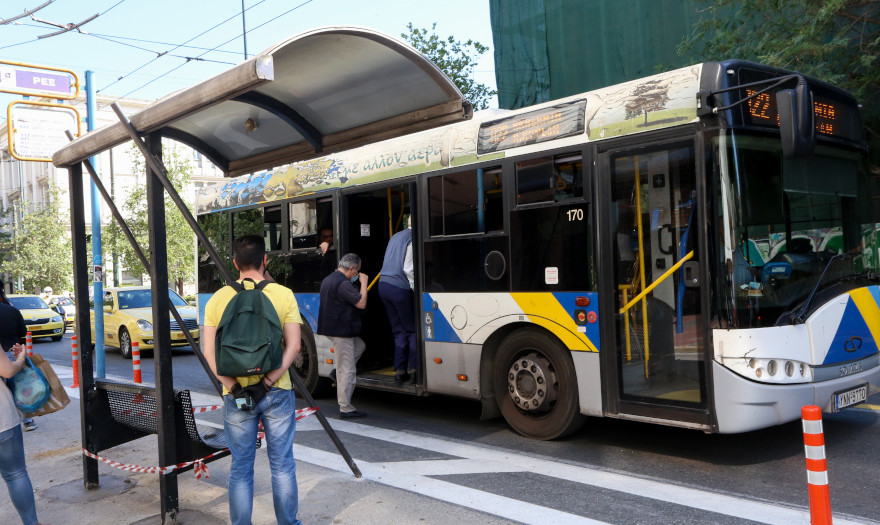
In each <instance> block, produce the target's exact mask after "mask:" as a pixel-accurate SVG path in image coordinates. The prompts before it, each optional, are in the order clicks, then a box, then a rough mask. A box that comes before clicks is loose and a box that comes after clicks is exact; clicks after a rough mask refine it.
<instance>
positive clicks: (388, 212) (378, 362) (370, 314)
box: [341, 182, 422, 392]
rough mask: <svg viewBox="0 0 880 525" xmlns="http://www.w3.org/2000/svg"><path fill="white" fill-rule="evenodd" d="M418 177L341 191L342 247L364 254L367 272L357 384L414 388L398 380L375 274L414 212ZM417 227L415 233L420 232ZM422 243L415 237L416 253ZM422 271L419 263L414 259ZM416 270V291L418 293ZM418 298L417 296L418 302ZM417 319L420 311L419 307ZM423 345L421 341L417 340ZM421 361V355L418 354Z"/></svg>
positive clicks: (389, 328) (402, 388)
mask: <svg viewBox="0 0 880 525" xmlns="http://www.w3.org/2000/svg"><path fill="white" fill-rule="evenodd" d="M415 188H416V186H415V183H408V184H401V183H399V182H398V183H396V184H393V185H388V186H379V187H377V186H372V187H370V189H368V190H361V191H357V192H354V193H346V194H344V195H343V196H342V220H341V222H342V225H343V226H342V231H343V236H344V238H343V240H342V246H343V250H344V252H343V253H348V252H351V253H356V254H357V255H358V256H360V258H361V272H363V273H366V274H367V276H368V277H369V280H370V283H371V286H370V288H369V290H368V292H367V308H366V310H364V311H363V314H362V315H363V324H362V326H363V328H362V332H361V338H362V339H363V340H364V342H365V343H366V345H367V347H366V350H365V351H364V354H363V355H362V356H361V358H360V360H359V361H358V365H357V369H358V383H357V384H358V385H369V386H372V387H375V388H381V389H392V390H395V391H413V392H415V391H416V387H415V386H414V385H408V384H407V385H396V384H395V383H394V366H393V363H394V361H393V360H394V337H393V335H392V333H391V324H390V323H389V321H388V316H387V314H386V313H385V306H384V304H383V303H382V299H380V298H379V287H378V280H377V276H378V275H379V271H380V270H381V269H382V260H383V259H384V256H385V247H386V246H387V245H388V240H389V239H390V238H391V235H393V234H394V233H397V232H399V231H401V230H403V229H405V228H406V227H407V224H409V222H408V221H409V219H410V217H411V216H413V214H414V213H415V207H414V204H413V203H414V198H415V195H416V189H415ZM416 231H417V230H416V229H414V230H413V235H414V236H415V235H416ZM416 246H418V243H417V241H416V239H415V237H414V238H413V249H414V251H413V255H414V257H415V256H416V253H415V252H416V250H415V247H416ZM416 272H418V265H416ZM418 285H419V278H418V273H417V274H416V279H415V286H416V288H417V289H416V290H415V296H416V297H418V296H419V290H418ZM417 305H418V302H417V301H414V308H415V307H417ZM415 315H416V319H418V312H415ZM419 347H420V348H421V345H419ZM419 361H420V362H421V361H422V360H421V359H420V360H419Z"/></svg>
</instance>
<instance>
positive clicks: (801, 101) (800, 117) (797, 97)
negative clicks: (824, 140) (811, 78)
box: [776, 78, 816, 159]
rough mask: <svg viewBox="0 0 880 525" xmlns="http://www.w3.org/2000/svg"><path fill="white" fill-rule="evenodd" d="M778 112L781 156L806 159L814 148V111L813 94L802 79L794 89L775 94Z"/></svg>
mask: <svg viewBox="0 0 880 525" xmlns="http://www.w3.org/2000/svg"><path fill="white" fill-rule="evenodd" d="M776 107H777V109H778V111H779V135H780V139H781V140H782V154H783V156H785V157H786V158H789V159H790V158H797V157H807V156H809V155H810V154H811V153H813V149H814V148H815V147H816V124H815V109H814V108H813V94H812V93H811V92H810V89H809V88H808V87H807V83H806V82H805V81H804V79H803V78H799V79H798V84H797V87H795V88H794V89H783V90H781V91H778V92H777V93H776Z"/></svg>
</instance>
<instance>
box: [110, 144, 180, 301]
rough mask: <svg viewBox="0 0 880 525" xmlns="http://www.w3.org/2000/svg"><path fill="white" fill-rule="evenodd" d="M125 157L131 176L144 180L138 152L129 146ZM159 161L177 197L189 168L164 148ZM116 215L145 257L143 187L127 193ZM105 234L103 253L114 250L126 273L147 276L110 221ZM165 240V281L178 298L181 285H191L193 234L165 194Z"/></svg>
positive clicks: (146, 219)
mask: <svg viewBox="0 0 880 525" xmlns="http://www.w3.org/2000/svg"><path fill="white" fill-rule="evenodd" d="M129 154H130V155H131V157H132V166H133V171H134V173H136V174H139V175H144V176H145V173H146V172H145V169H144V161H143V158H142V157H141V154H140V150H138V149H137V148H136V147H135V146H134V145H132V149H131V151H130V152H129ZM163 160H164V163H165V167H166V168H167V169H168V179H169V180H170V181H171V183H172V184H173V185H174V187H175V188H176V189H177V191H178V193H182V192H183V190H184V189H186V188H187V186H188V185H189V182H190V178H191V176H192V169H193V168H192V164H191V163H190V161H189V159H188V158H186V157H185V156H184V155H182V154H181V153H180V152H179V151H177V150H176V149H175V148H173V147H167V146H165V147H163ZM191 211H192V210H191ZM120 213H121V214H122V216H123V218H125V222H126V224H128V227H129V229H130V230H131V233H132V235H134V237H135V239H136V240H137V242H138V244H139V245H140V247H141V249H142V250H143V251H144V254H145V255H146V256H147V257H149V256H150V239H149V216H148V215H147V187H146V184H140V183H139V184H136V185H135V186H134V187H133V188H132V189H131V191H130V192H129V193H128V196H127V197H126V199H125V202H123V203H122V206H120ZM106 231H107V239H108V241H107V245H108V248H107V250H111V251H112V250H113V249H114V248H115V250H116V252H117V253H118V254H119V256H120V259H121V260H122V261H123V264H124V265H125V266H126V267H127V268H128V272H129V273H133V274H137V273H139V272H140V273H147V270H146V268H144V267H143V265H142V264H141V263H140V260H139V259H138V257H137V255H136V254H135V251H134V248H132V246H131V245H130V244H129V242H128V240H127V239H126V238H125V236H124V235H123V233H122V229H121V228H120V227H119V225H118V224H116V221H113V222H112V223H111V224H110V225H109V226H108V227H107V228H106ZM165 236H166V245H167V251H168V281H169V283H173V284H174V285H175V287H176V288H177V292H178V293H179V294H181V295H183V285H184V284H187V283H192V282H193V278H194V277H195V234H194V233H193V231H192V229H190V227H189V224H187V223H186V220H185V219H184V218H183V215H182V214H181V213H180V210H178V209H177V206H176V205H175V204H174V202H173V201H172V200H171V197H169V196H168V194H167V192H166V194H165ZM107 250H105V251H107Z"/></svg>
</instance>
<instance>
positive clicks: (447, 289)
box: [196, 60, 880, 440]
mask: <svg viewBox="0 0 880 525" xmlns="http://www.w3.org/2000/svg"><path fill="white" fill-rule="evenodd" d="M866 154H867V153H866V142H865V137H864V130H863V127H862V124H861V120H860V115H859V106H858V104H857V102H856V101H855V100H854V99H853V97H852V96H851V95H849V94H848V93H846V92H844V91H842V90H840V89H838V88H836V87H834V86H831V85H829V84H827V83H824V82H821V81H819V80H816V79H813V78H808V77H805V76H803V75H800V74H797V73H793V72H789V71H783V70H779V69H774V68H770V67H766V66H763V65H759V64H755V63H751V62H746V61H739V60H731V61H723V62H706V63H702V64H697V65H693V66H690V67H686V68H682V69H678V70H674V71H669V72H666V73H662V74H658V75H654V76H651V77H647V78H643V79H639V80H635V81H631V82H627V83H623V84H619V85H615V86H611V87H606V88H602V89H597V90H595V91H590V92H587V93H583V94H580V95H575V96H571V97H567V98H563V99H559V100H554V101H552V102H548V103H544V104H539V105H536V106H532V107H528V108H523V109H518V110H485V111H481V112H477V113H475V114H474V115H473V117H472V119H470V120H466V121H463V122H459V123H455V124H450V125H447V126H445V127H439V128H435V129H432V130H428V131H422V132H419V133H415V134H411V135H407V136H404V137H400V138H395V139H389V140H385V141H377V142H374V143H371V144H368V145H366V146H361V147H359V148H357V149H351V150H346V151H339V152H333V153H330V154H325V155H324V156H321V157H318V158H314V159H311V160H305V161H301V162H297V163H294V164H290V165H285V166H281V167H278V168H276V169H272V170H268V171H265V172H261V173H254V174H250V175H245V176H242V177H238V178H232V179H229V180H226V181H222V182H220V183H217V184H215V185H212V186H205V187H203V188H201V189H200V190H199V191H198V195H197V199H196V200H197V203H196V207H197V214H198V221H199V223H200V225H201V227H202V229H203V230H204V231H205V233H206V234H207V236H208V238H209V239H210V240H211V242H212V243H213V244H214V246H215V247H216V248H217V250H218V252H219V253H220V254H221V257H228V258H229V259H231V249H230V246H231V240H232V239H234V238H236V237H238V236H240V235H243V234H252V233H256V234H259V235H263V236H264V238H265V239H266V245H267V250H268V251H269V268H268V269H269V272H270V274H271V275H272V276H273V277H274V279H275V280H276V281H278V282H279V283H281V284H284V285H285V286H288V287H290V288H291V289H292V290H293V291H294V293H295V295H296V298H297V301H298V303H299V306H300V310H301V312H302V315H303V331H302V334H303V335H302V339H303V340H302V352H301V354H300V356H299V357H298V359H297V362H296V363H295V365H294V368H295V370H296V373H297V374H298V375H299V376H300V378H301V379H302V380H303V382H304V384H305V385H306V388H308V389H309V390H310V391H311V392H312V393H314V394H315V395H320V394H321V393H322V392H323V393H327V390H328V388H329V387H330V380H329V376H330V372H331V371H332V370H333V368H334V364H333V359H334V350H333V348H332V347H331V344H330V340H329V339H328V338H326V337H323V336H321V335H320V334H317V333H316V327H317V315H318V303H319V293H318V291H319V287H320V284H321V281H322V279H323V278H324V277H325V276H326V275H327V274H328V273H329V272H332V271H333V270H334V269H335V267H336V263H337V261H338V258H339V257H341V255H342V254H345V253H348V252H354V253H356V254H358V255H359V256H360V257H361V258H362V260H363V266H362V271H363V272H364V273H366V274H368V275H369V276H370V278H371V280H372V279H373V277H374V276H376V275H377V274H378V272H379V270H380V268H381V265H382V259H383V254H384V251H385V246H386V244H387V242H388V239H389V238H390V236H391V235H392V234H394V233H395V232H397V231H399V230H401V229H402V228H405V227H406V225H407V224H409V223H410V222H411V223H412V228H413V252H414V258H415V289H414V293H415V298H416V300H415V304H416V306H415V308H416V310H417V312H416V319H417V325H418V326H417V339H418V344H419V352H420V360H421V368H420V370H419V375H418V382H417V384H404V385H398V384H395V382H394V372H393V369H392V366H391V365H392V357H393V353H394V342H393V339H392V335H391V330H390V325H389V322H388V319H387V317H386V314H385V311H384V307H383V305H382V302H381V300H380V299H379V297H378V292H377V287H372V288H371V289H370V291H369V292H368V295H369V301H368V307H367V309H366V311H365V313H364V322H363V327H364V328H363V334H362V337H363V339H364V341H365V342H366V345H367V349H366V352H365V353H364V355H363V357H361V359H360V361H359V363H358V373H357V386H358V388H368V389H379V390H385V391H393V392H400V393H405V394H412V395H429V394H439V395H448V396H458V397H462V398H469V399H473V400H479V401H480V402H481V404H482V417H484V418H492V417H499V416H503V417H504V419H505V420H506V421H507V422H508V424H509V425H510V427H512V428H513V429H514V430H515V431H516V432H519V433H520V434H522V435H524V436H528V437H531V438H535V439H543V440H547V439H554V438H559V437H561V436H565V435H567V434H569V433H571V432H573V431H575V430H576V429H578V428H579V427H580V426H581V425H582V424H583V423H584V421H585V420H586V419H587V418H588V417H590V416H593V417H611V418H621V419H628V420H635V421H643V422H651V423H656V424H662V425H670V426H676V427H684V428H691V429H698V430H702V431H704V432H707V433H741V432H747V431H751V430H755V429H760V428H765V427H768V426H772V425H778V424H782V423H785V422H788V421H793V420H796V419H798V418H799V417H800V409H801V407H802V406H803V405H819V406H820V407H822V408H823V410H825V411H826V412H835V411H838V410H842V409H844V408H847V407H851V406H854V405H858V404H860V403H863V402H864V401H865V400H866V399H867V397H868V395H870V394H871V393H872V392H875V391H876V390H877V385H878V383H880V354H878V343H880V287H878V266H880V265H878V260H880V250H878V246H880V239H878V231H880V229H878V227H880V177H878V174H877V173H876V172H875V173H871V172H870V171H869V169H868V163H867V160H866ZM322 237H323V238H325V239H331V240H332V246H331V247H330V249H329V250H328V251H326V252H324V251H323V250H321V249H320V248H319V245H320V243H321V239H322ZM197 257H198V283H199V294H200V295H199V302H200V305H201V306H202V308H204V303H205V302H206V300H207V298H208V297H210V294H211V293H213V292H215V291H216V290H217V289H219V288H220V287H221V286H222V285H223V282H222V277H221V273H220V272H219V271H218V269H217V268H216V267H215V266H214V263H213V262H212V261H211V260H210V258H209V257H208V256H207V254H206V252H205V250H204V248H203V247H199V249H198V254H197ZM229 264H230V268H231V262H229Z"/></svg>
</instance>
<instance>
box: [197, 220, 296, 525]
mask: <svg viewBox="0 0 880 525" xmlns="http://www.w3.org/2000/svg"><path fill="white" fill-rule="evenodd" d="M232 251H233V263H234V264H235V267H236V268H237V269H238V271H239V277H240V278H239V280H238V281H237V282H236V283H233V284H232V285H228V286H225V287H223V288H221V289H220V290H218V291H217V293H215V294H214V295H213V297H211V299H210V300H209V301H208V304H207V305H206V306H205V334H204V338H203V339H202V341H203V349H204V352H205V359H207V361H208V363H209V364H210V365H211V370H213V372H214V374H215V375H216V376H217V379H219V380H220V382H221V383H222V384H223V400H224V408H223V428H224V431H225V433H226V442H227V444H228V445H229V451H230V453H231V455H232V465H231V466H230V469H229V479H228V481H227V487H228V489H229V517H230V520H231V521H232V523H233V525H239V524H250V523H251V513H252V510H253V502H254V459H255V457H256V443H257V427H258V425H259V422H260V420H262V422H263V427H264V429H265V431H266V443H267V449H268V450H267V453H268V456H269V465H270V466H271V471H272V496H273V501H274V504H275V520H276V522H277V523H279V524H287V525H300V521H299V520H298V519H297V518H296V514H297V508H298V490H297V485H296V464H295V463H294V460H293V436H294V432H295V427H296V414H295V405H294V398H293V390H292V387H291V381H290V375H289V372H288V369H289V368H290V366H291V365H292V364H293V360H294V359H295V358H296V356H297V354H298V353H299V350H300V325H301V324H302V318H301V317H300V314H299V307H298V305H297V303H296V299H295V298H294V296H293V292H292V291H291V290H290V289H289V288H286V287H284V286H281V285H280V284H277V283H275V282H272V281H271V279H267V277H268V275H267V274H266V262H267V259H266V244H265V241H264V240H263V238H262V237H260V236H258V235H246V236H244V237H239V238H238V239H235V241H234V242H233V244H232Z"/></svg>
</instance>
